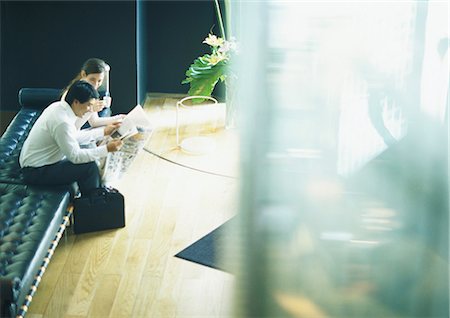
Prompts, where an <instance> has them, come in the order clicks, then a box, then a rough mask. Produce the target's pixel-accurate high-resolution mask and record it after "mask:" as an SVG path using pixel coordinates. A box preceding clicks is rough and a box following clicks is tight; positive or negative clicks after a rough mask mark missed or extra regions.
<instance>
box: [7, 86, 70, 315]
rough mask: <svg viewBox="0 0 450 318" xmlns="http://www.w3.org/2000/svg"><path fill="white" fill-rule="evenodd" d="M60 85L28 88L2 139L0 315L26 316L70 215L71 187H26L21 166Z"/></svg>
mask: <svg viewBox="0 0 450 318" xmlns="http://www.w3.org/2000/svg"><path fill="white" fill-rule="evenodd" d="M59 95H60V91H59V90H57V89H46V88H44V89H39V88H25V89H22V90H21V91H20V92H19V104H20V105H21V106H22V108H21V110H20V111H19V112H18V114H17V115H16V116H15V117H14V118H13V120H12V121H11V123H10V125H9V126H8V128H7V129H6V131H5V132H4V134H3V135H2V137H1V138H0V317H23V316H24V315H25V314H26V312H27V310H28V306H29V304H30V302H31V300H32V298H33V295H34V293H35V292H36V289H37V286H38V285H39V282H40V280H41V277H42V275H43V274H44V272H45V269H46V267H47V265H48V263H49V262H50V258H51V256H52V255H53V252H54V250H55V248H56V246H57V244H58V242H59V240H60V238H61V237H62V234H63V232H64V230H65V228H66V226H67V224H68V222H69V219H70V216H71V212H72V211H71V207H70V201H71V198H72V197H73V194H74V192H73V191H71V189H72V188H71V187H70V186H67V187H48V188H46V187H35V186H28V185H25V183H24V181H23V176H22V174H21V171H20V166H19V155H20V150H21V147H22V145H23V142H24V141H25V139H26V137H27V136H28V133H29V131H30V129H31V127H32V125H33V124H34V122H35V121H36V119H37V118H38V117H39V115H40V114H41V113H42V110H43V109H44V108H45V107H46V106H48V105H49V104H50V103H51V102H53V101H55V100H58V99H59Z"/></svg>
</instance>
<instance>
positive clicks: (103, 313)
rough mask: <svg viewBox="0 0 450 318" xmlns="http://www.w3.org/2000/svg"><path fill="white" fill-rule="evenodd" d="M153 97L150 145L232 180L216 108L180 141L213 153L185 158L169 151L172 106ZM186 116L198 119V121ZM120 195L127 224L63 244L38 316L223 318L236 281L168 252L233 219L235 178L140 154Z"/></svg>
mask: <svg viewBox="0 0 450 318" xmlns="http://www.w3.org/2000/svg"><path fill="white" fill-rule="evenodd" d="M175 101H176V99H174V98H171V97H170V96H163V97H161V96H159V97H157V96H150V98H148V99H147V103H146V105H145V107H144V108H145V109H146V111H147V112H148V115H149V117H150V118H151V120H152V122H153V123H154V126H155V131H154V133H153V135H152V137H151V139H150V140H149V142H148V144H147V148H149V149H151V150H152V151H154V152H155V153H162V154H164V155H165V156H166V157H167V158H169V159H171V160H174V161H176V162H180V163H183V164H186V165H190V166H193V167H195V168H198V169H204V170H207V171H211V172H215V173H219V174H224V175H230V176H237V175H238V151H237V149H238V144H237V136H236V132H235V131H228V130H224V129H223V127H222V125H223V116H222V111H221V110H220V107H219V108H218V109H216V112H215V113H214V112H213V113H208V114H206V117H205V120H203V122H202V121H198V122H196V123H195V124H192V125H188V124H187V123H186V122H183V123H182V129H181V130H182V132H183V136H185V135H186V134H189V135H192V134H208V135H210V136H211V137H212V138H214V140H215V142H216V148H215V150H214V151H213V152H212V153H210V154H206V155H203V156H191V155H187V154H184V153H182V152H181V151H179V150H177V149H174V147H175V146H176V145H175V134H174V132H175V130H174V126H173V123H174V114H175V113H174V102H175ZM186 116H187V118H189V116H191V117H192V118H196V120H197V119H198V116H199V114H198V113H197V114H196V116H192V114H188V115H186ZM114 185H115V186H116V187H117V188H118V189H119V190H120V191H121V192H122V193H123V194H124V195H125V198H126V223H127V225H126V227H125V228H123V229H119V230H112V231H104V232H98V233H89V234H83V235H74V234H71V233H70V231H69V232H67V233H66V235H65V236H64V237H63V239H62V240H61V243H60V245H59V246H58V247H57V249H56V252H55V255H54V257H53V259H52V261H51V262H50V265H49V267H48V269H47V272H46V273H45V275H44V277H43V280H42V282H41V284H40V286H39V288H38V291H37V294H36V296H35V297H34V299H33V302H32V304H31V307H30V311H29V313H28V315H27V317H29V318H37V317H55V318H61V317H67V318H81V317H93V318H94V317H112V318H116V317H117V318H120V317H124V318H125V317H127V318H128V317H152V318H157V317H161V318H168V317H183V318H184V317H185V318H194V317H230V316H231V312H232V306H231V301H232V292H233V286H234V276H232V275H231V274H228V273H225V272H222V271H219V270H215V269H211V268H209V267H206V266H201V265H198V264H194V263H191V262H188V261H185V260H181V259H178V258H176V257H174V255H175V254H176V253H177V252H179V251H180V250H182V249H183V248H185V247H186V246H188V245H190V244H191V243H193V242H195V241H196V240H198V239H199V238H200V237H202V236H203V235H205V234H206V233H208V232H210V231H211V230H212V229H214V228H216V227H217V226H219V225H221V224H222V223H224V222H225V221H226V220H228V219H229V218H231V217H232V216H233V215H234V214H236V212H237V199H236V198H237V190H238V181H237V179H235V178H227V177H221V176H217V175H212V174H207V173H202V172H198V171H195V170H191V169H187V168H185V167H181V166H178V165H175V164H173V163H170V162H167V161H164V160H161V159H159V158H157V157H155V156H153V155H151V154H149V153H147V152H144V151H143V152H141V153H140V154H139V155H138V157H137V158H136V159H135V161H134V162H133V164H132V165H131V166H130V169H129V171H128V172H127V173H126V175H124V176H123V177H122V179H121V180H119V181H118V182H117V183H116V184H114Z"/></svg>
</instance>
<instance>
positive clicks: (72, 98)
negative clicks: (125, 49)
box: [19, 81, 122, 194]
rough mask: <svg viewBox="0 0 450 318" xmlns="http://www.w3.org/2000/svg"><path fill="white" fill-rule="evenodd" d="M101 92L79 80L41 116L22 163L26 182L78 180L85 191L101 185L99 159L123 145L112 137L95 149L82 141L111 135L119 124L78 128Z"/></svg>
mask: <svg viewBox="0 0 450 318" xmlns="http://www.w3.org/2000/svg"><path fill="white" fill-rule="evenodd" d="M98 97H99V95H98V93H97V91H96V90H95V88H94V87H93V86H92V85H91V84H89V83H88V82H86V81H78V82H75V83H74V84H73V85H72V86H71V87H70V88H69V91H68V92H67V95H66V97H65V100H63V101H57V102H54V103H53V104H51V105H50V106H48V107H47V108H46V109H45V110H44V111H43V112H42V114H41V116H39V118H38V119H37V121H36V123H35V124H34V125H33V127H32V128H31V131H30V133H29V135H28V137H27V139H26V140H25V142H24V144H23V147H22V150H21V152H20V157H19V163H20V166H21V167H22V172H23V176H24V179H25V182H26V183H28V184H36V185H67V184H70V183H72V182H77V183H78V186H79V188H80V191H81V193H82V194H87V193H89V192H90V191H92V190H94V189H95V188H98V187H99V186H100V185H101V183H100V180H101V178H100V173H99V170H98V167H97V164H96V163H95V160H96V159H99V158H102V157H105V156H106V155H107V154H108V152H114V151H117V150H119V149H120V147H121V146H122V141H121V140H111V141H109V142H108V143H107V144H106V145H103V146H99V147H95V148H80V144H82V143H85V142H87V141H91V140H99V139H101V138H103V137H104V136H107V135H110V134H111V133H112V132H113V131H114V130H115V129H116V128H117V127H118V125H119V124H113V125H109V126H106V127H100V128H95V129H91V130H78V129H77V127H76V125H75V122H76V120H77V118H80V117H82V116H83V115H84V114H85V113H87V112H89V111H91V109H92V107H93V105H94V103H95V102H96V99H98Z"/></svg>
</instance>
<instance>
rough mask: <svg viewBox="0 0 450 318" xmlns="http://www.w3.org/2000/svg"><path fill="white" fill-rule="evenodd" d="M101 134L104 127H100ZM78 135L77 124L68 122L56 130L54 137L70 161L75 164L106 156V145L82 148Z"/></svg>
mask: <svg viewBox="0 0 450 318" xmlns="http://www.w3.org/2000/svg"><path fill="white" fill-rule="evenodd" d="M97 134H98V133H97ZM100 134H101V135H103V134H104V131H103V129H102V128H100ZM77 136H78V131H77V130H76V128H75V126H71V125H68V124H67V123H61V124H60V125H58V126H57V127H56V129H55V132H54V138H55V141H56V143H57V145H58V147H59V148H60V150H61V152H62V153H63V154H64V155H65V156H66V158H67V159H68V160H69V161H70V162H72V163H75V164H80V163H86V162H91V161H94V160H96V159H99V158H102V157H105V156H106V155H107V154H108V149H107V148H106V145H104V146H100V147H95V148H87V149H81V148H80V145H79V143H78V139H77Z"/></svg>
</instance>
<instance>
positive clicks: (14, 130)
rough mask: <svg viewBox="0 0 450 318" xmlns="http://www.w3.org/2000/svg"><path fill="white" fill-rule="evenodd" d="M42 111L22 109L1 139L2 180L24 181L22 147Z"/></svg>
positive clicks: (0, 170) (0, 174)
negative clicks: (20, 159) (21, 163)
mask: <svg viewBox="0 0 450 318" xmlns="http://www.w3.org/2000/svg"><path fill="white" fill-rule="evenodd" d="M41 112H42V111H40V110H34V109H22V110H21V111H19V113H18V114H17V115H16V117H14V118H13V120H12V121H11V124H10V125H9V126H8V128H7V129H6V131H5V133H4V134H3V136H2V138H1V139H0V182H9V183H24V181H23V176H22V173H21V171H20V165H19V155H20V149H21V148H22V145H23V143H24V141H25V139H26V138H27V136H28V134H29V132H30V130H31V127H32V126H33V124H34V122H35V121H36V119H37V118H38V117H39V115H40V114H41Z"/></svg>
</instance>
